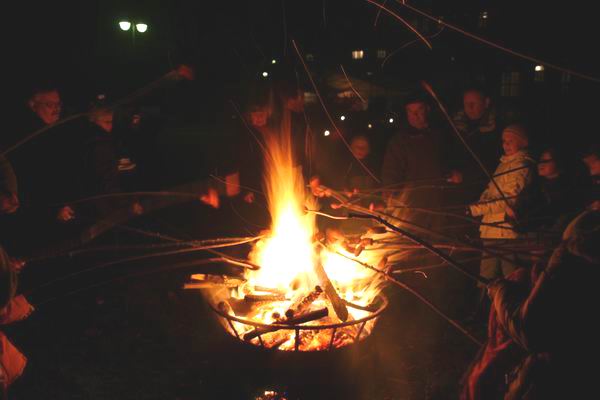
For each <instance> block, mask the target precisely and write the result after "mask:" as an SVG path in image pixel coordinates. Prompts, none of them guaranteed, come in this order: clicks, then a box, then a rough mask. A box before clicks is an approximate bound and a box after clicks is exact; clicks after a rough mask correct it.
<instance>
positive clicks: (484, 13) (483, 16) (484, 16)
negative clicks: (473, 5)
mask: <svg viewBox="0 0 600 400" xmlns="http://www.w3.org/2000/svg"><path fill="white" fill-rule="evenodd" d="M487 17H488V13H487V11H484V12H482V13H481V18H483V19H487Z"/></svg>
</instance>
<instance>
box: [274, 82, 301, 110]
mask: <svg viewBox="0 0 600 400" xmlns="http://www.w3.org/2000/svg"><path fill="white" fill-rule="evenodd" d="M275 91H276V93H277V95H278V97H279V99H280V100H281V102H282V104H283V108H284V109H286V110H290V111H292V112H295V113H299V112H302V111H303V110H304V93H303V91H302V90H301V88H300V86H299V85H298V81H297V79H296V77H295V75H292V74H289V75H288V76H283V77H282V79H281V81H279V82H277V83H275Z"/></svg>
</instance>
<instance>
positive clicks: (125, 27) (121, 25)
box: [119, 21, 131, 31]
mask: <svg viewBox="0 0 600 400" xmlns="http://www.w3.org/2000/svg"><path fill="white" fill-rule="evenodd" d="M119 28H121V30H123V31H128V30H129V28H131V22H129V21H121V22H119Z"/></svg>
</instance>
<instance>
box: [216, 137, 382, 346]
mask: <svg viewBox="0 0 600 400" xmlns="http://www.w3.org/2000/svg"><path fill="white" fill-rule="evenodd" d="M265 144H266V146H265V147H266V154H265V189H266V194H267V199H268V203H269V211H270V213H271V216H272V221H273V222H272V228H271V231H270V233H269V235H268V236H267V237H265V238H264V239H262V240H260V241H258V242H257V243H256V244H255V246H254V248H253V249H252V251H251V252H250V254H249V256H248V258H249V260H250V261H251V262H252V263H254V264H257V265H259V266H260V267H261V268H260V269H259V270H248V271H247V272H246V275H245V276H244V278H245V279H246V281H245V282H243V283H242V284H240V285H239V286H237V287H235V288H233V289H231V288H226V289H223V288H221V290H213V291H212V293H211V301H212V302H213V305H216V304H218V305H219V306H218V308H219V310H220V312H221V315H227V316H231V317H234V318H233V319H229V318H227V319H224V321H223V322H225V323H224V326H225V328H226V329H227V330H228V331H229V332H230V333H231V334H232V335H235V336H237V337H239V338H240V339H243V340H246V341H248V342H250V343H253V344H255V345H262V346H264V347H268V348H278V349H280V350H294V349H295V350H300V351H315V350H323V349H327V348H331V347H342V346H345V345H347V344H350V343H353V342H354V341H358V340H361V339H363V338H365V337H367V336H368V335H369V334H370V333H371V331H372V329H373V327H374V325H375V320H376V318H373V317H372V316H373V313H374V311H373V310H372V309H371V308H369V306H371V305H372V304H373V303H375V302H376V298H377V296H378V294H379V292H380V290H381V288H382V286H383V281H382V280H381V279H380V278H379V277H378V276H376V274H375V273H374V272H372V271H370V270H368V269H365V268H364V267H362V266H361V265H359V264H358V263H356V262H354V261H352V259H349V258H346V257H350V258H354V259H358V260H360V261H362V262H366V263H371V264H375V265H376V264H377V263H378V262H379V261H380V260H381V254H377V251H363V252H362V254H360V256H359V257H355V254H352V253H349V252H348V251H347V250H346V249H344V246H343V243H342V241H343V238H340V240H339V241H338V242H337V243H328V244H327V246H325V245H324V244H323V243H321V242H319V241H317V240H316V239H315V234H316V230H317V229H316V225H315V217H314V214H313V213H306V212H305V211H304V210H305V208H306V209H311V210H314V209H316V207H317V204H316V202H315V201H314V199H312V198H309V197H307V193H305V190H304V181H303V179H302V176H301V173H300V170H299V168H296V167H294V161H293V158H292V148H291V141H290V136H289V133H283V134H281V135H271V136H269V137H265ZM337 253H341V254H344V255H345V256H346V257H344V256H341V255H340V254H337ZM346 310H347V311H346ZM243 321H248V322H249V323H244V322H243ZM344 322H345V323H344ZM354 322H356V323H354ZM253 323H255V325H253ZM260 324H263V326H261V325H260ZM273 324H275V326H271V325H273ZM277 325H279V326H280V327H277ZM281 325H284V326H286V327H288V329H284V327H282V326H281ZM290 326H293V327H298V328H299V329H289V327H290ZM307 326H310V327H315V329H309V328H306V327H307ZM328 326H335V327H336V329H335V330H334V329H333V328H331V329H325V328H319V327H328Z"/></svg>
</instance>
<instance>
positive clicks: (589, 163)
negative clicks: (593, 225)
mask: <svg viewBox="0 0 600 400" xmlns="http://www.w3.org/2000/svg"><path fill="white" fill-rule="evenodd" d="M582 159H583V162H584V164H585V165H586V167H587V169H588V171H589V175H590V178H591V180H592V182H591V184H592V185H591V190H590V193H589V196H588V199H587V207H588V208H589V209H592V210H600V146H598V145H597V144H594V145H592V146H590V147H589V148H588V149H587V150H586V151H585V152H584V153H583V157H582Z"/></svg>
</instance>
